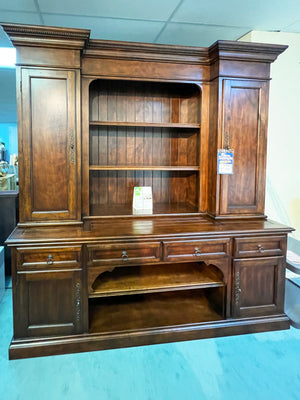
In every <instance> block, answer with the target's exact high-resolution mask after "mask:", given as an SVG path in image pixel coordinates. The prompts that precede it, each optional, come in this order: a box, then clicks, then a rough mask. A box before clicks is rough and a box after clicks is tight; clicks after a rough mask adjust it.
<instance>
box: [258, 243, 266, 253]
mask: <svg viewBox="0 0 300 400" xmlns="http://www.w3.org/2000/svg"><path fill="white" fill-rule="evenodd" d="M257 248H258V251H259V252H260V253H263V252H264V248H263V247H262V245H261V244H259V245H257Z"/></svg>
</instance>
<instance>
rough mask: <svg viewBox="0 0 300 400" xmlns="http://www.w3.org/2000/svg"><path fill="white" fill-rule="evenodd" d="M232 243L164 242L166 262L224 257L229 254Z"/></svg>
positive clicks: (219, 241)
mask: <svg viewBox="0 0 300 400" xmlns="http://www.w3.org/2000/svg"><path fill="white" fill-rule="evenodd" d="M229 245H230V242H229V240H228V239H227V240H226V239H225V240H224V239H214V240H207V239H206V240H184V241H179V240H176V241H172V242H164V259H165V261H179V260H184V261H187V260H191V259H194V260H195V259H198V260H200V259H201V260H202V259H206V258H209V257H210V258H211V257H214V258H216V257H223V258H224V256H226V255H227V254H229Z"/></svg>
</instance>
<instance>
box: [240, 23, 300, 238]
mask: <svg viewBox="0 0 300 400" xmlns="http://www.w3.org/2000/svg"><path fill="white" fill-rule="evenodd" d="M240 40H243V41H248V42H260V43H274V44H286V45H288V46H289V48H288V49H287V50H286V51H285V52H284V53H283V54H281V55H280V56H279V57H278V59H277V60H276V61H275V62H274V63H273V64H272V66H271V77H272V81H271V84H270V106H269V107H270V108H269V128H268V153H267V190H266V214H267V215H268V217H269V218H270V219H274V220H276V221H278V222H282V223H284V224H286V225H289V226H293V227H294V228H295V229H296V232H294V233H293V234H291V236H292V238H294V239H296V240H298V241H299V240H300V34H299V33H283V32H261V31H252V32H250V33H248V34H247V35H245V36H243V37H242V38H241V39H240Z"/></svg>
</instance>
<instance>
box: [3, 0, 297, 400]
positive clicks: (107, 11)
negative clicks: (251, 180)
mask: <svg viewBox="0 0 300 400" xmlns="http://www.w3.org/2000/svg"><path fill="white" fill-rule="evenodd" d="M0 22H6V23H7V22H12V23H22V24H33V25H51V26H62V27H73V28H84V29H90V30H91V38H97V39H104V40H122V41H135V42H147V43H163V44H173V45H190V46H209V45H211V44H213V43H214V42H215V41H216V40H244V41H250V42H263V43H275V44H285V45H289V48H288V49H287V50H286V51H285V52H284V53H283V54H282V55H281V56H279V58H278V59H277V61H276V62H275V63H273V64H272V66H271V76H272V81H271V86H270V107H269V129H268V157H267V182H266V183H267V184H266V208H265V209H266V211H265V212H266V215H267V216H268V217H269V218H270V219H274V220H276V221H278V222H281V223H283V224H286V225H289V226H292V227H294V228H295V229H296V230H295V232H293V233H292V234H291V235H290V239H289V248H290V249H291V250H293V251H295V252H296V253H297V254H299V255H300V173H299V170H300V100H299V99H300V96H299V93H300V1H299V0H286V1H282V0H264V1H262V0H252V1H251V2H245V1H241V0H227V1H224V0H210V1H206V0H205V1H204V0H151V1H149V0H85V1H79V0H63V1H62V0H51V1H49V0H10V1H9V2H7V1H6V0H0ZM7 47H9V48H12V44H11V43H10V41H9V40H8V38H7V37H6V35H5V34H4V32H3V31H2V29H1V28H0V48H7ZM3 61H6V56H3V55H2V53H1V50H0V64H2V63H3ZM1 141H4V142H5V145H6V148H7V150H8V152H7V155H6V158H7V160H8V161H9V159H10V155H11V154H14V153H16V152H17V111H16V78H15V68H14V67H2V68H1V67H0V142H1ZM45 162H47V160H45ZM0 326H1V329H0V399H2V398H3V399H5V400H17V399H22V400H27V399H30V400H31V399H37V400H40V399H45V400H48V399H49V400H50V399H51V400H52V399H56V400H60V399H64V400H67V399H72V400H73V399H80V400H85V399H88V398H89V399H90V398H92V397H95V398H96V397H97V398H101V399H102V400H126V399H130V400H146V399H149V400H169V399H172V400H182V399H186V400H195V399H203V400H207V399H212V400H229V399H230V400H231V399H235V400H248V399H252V398H255V399H256V400H271V399H272V400H273V399H275V400H277V399H283V400H293V399H299V393H300V375H299V357H300V352H299V350H300V349H299V339H300V330H297V329H293V328H292V329H291V330H289V331H281V332H267V333H262V334H253V335H241V336H232V337H227V338H217V339H207V340H200V341H192V342H182V343H170V344H163V345H155V346H144V347H136V348H129V349H117V350H110V351H102V352H91V353H83V354H76V355H64V356H56V357H41V358H39V359H28V360H17V361H13V362H11V361H8V356H7V349H8V345H9V341H10V340H11V336H12V305H11V293H9V294H7V295H6V296H5V297H4V298H3V300H2V302H1V307H0Z"/></svg>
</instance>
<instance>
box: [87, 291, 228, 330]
mask: <svg viewBox="0 0 300 400" xmlns="http://www.w3.org/2000/svg"><path fill="white" fill-rule="evenodd" d="M223 292H224V288H223V287H220V288H211V289H200V290H183V291H178V292H165V293H152V294H140V295H131V296H123V297H122V302H120V298H119V297H110V298H101V299H99V298H98V299H90V300H89V311H90V312H89V315H90V323H89V332H90V333H108V332H120V331H123V332H124V331H137V330H141V329H148V328H159V327H171V326H176V325H177V326H178V325H186V324H197V323H202V322H209V321H219V320H222V319H223V318H224V317H223V315H224V308H223V303H222V301H223ZM211 296H212V297H213V298H218V297H219V298H220V299H221V304H216V302H214V301H211V300H210V297H211Z"/></svg>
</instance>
